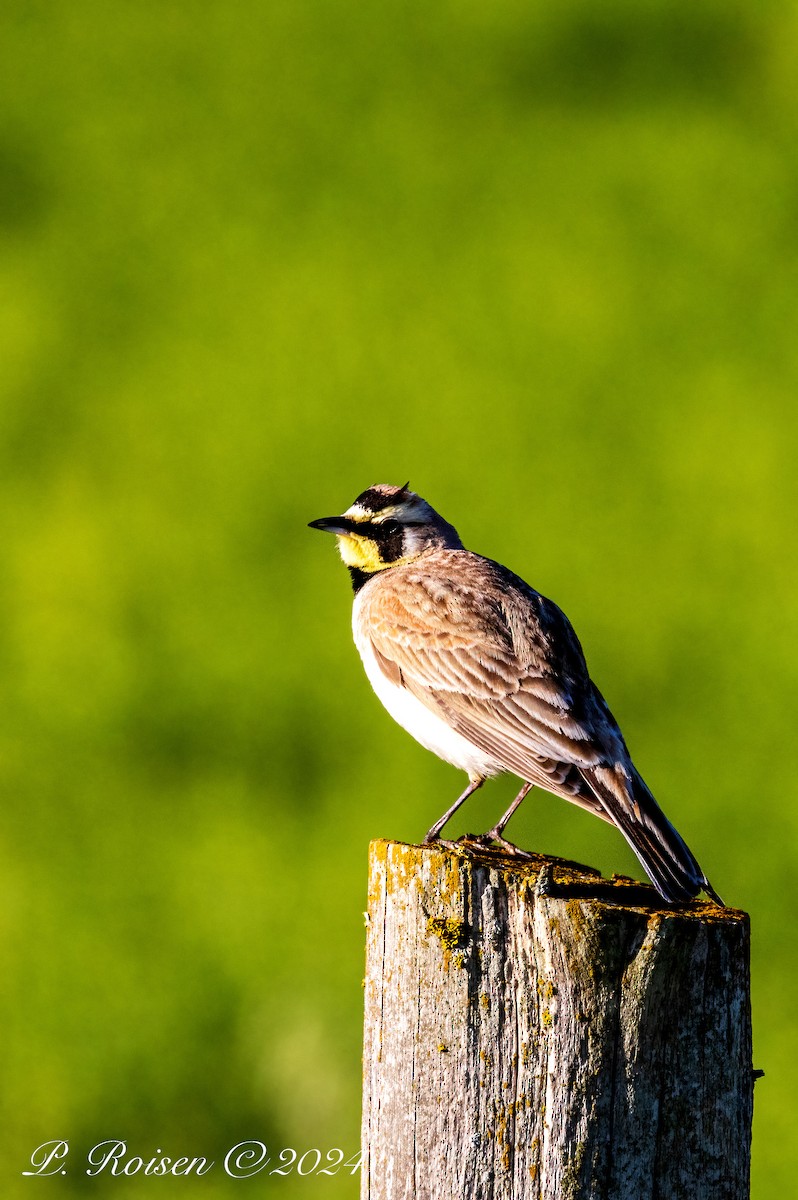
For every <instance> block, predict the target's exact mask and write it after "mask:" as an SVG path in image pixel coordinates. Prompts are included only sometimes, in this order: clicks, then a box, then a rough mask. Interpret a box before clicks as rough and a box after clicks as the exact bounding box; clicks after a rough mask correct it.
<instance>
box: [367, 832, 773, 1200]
mask: <svg viewBox="0 0 798 1200" xmlns="http://www.w3.org/2000/svg"><path fill="white" fill-rule="evenodd" d="M367 924H368V935H367V953H366V979H365V1003H366V1011H365V1040H364V1063H363V1067H364V1091H363V1151H364V1159H363V1172H362V1190H361V1197H362V1200H410V1198H416V1200H466V1198H470V1197H473V1198H475V1200H681V1198H682V1197H683V1198H684V1200H746V1198H747V1197H748V1194H749V1190H748V1179H749V1158H750V1132H751V1115H752V1105H753V1073H752V1066H751V1020H750V1004H749V967H748V958H749V924H748V918H747V916H746V914H745V913H742V912H740V911H738V910H735V909H723V908H719V907H718V906H717V905H715V904H713V903H710V902H706V903H703V902H698V901H694V902H693V903H692V904H691V905H689V906H687V907H682V908H672V907H663V905H662V902H661V901H660V900H659V898H658V897H657V895H656V893H655V892H654V890H653V889H652V888H650V887H648V886H646V885H642V884H633V883H632V882H631V881H628V880H613V881H607V880H604V879H601V877H600V876H598V875H597V874H596V873H595V872H593V871H591V870H590V869H589V868H587V867H579V866H578V865H576V864H572V863H564V862H562V861H559V860H551V859H544V858H536V859H534V860H533V861H531V862H529V863H526V862H525V863H519V862H518V861H517V860H513V859H508V858H506V857H504V856H502V855H501V854H499V853H493V852H491V851H478V852H477V851H474V852H473V853H471V852H470V851H469V853H468V854H466V853H458V852H453V851H450V850H448V849H446V848H443V847H439V846H424V847H420V846H407V845H403V844H400V843H393V842H385V841H378V842H373V843H372V845H371V851H370V874H369V907H368V913H367Z"/></svg>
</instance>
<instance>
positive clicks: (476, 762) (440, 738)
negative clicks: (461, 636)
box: [352, 607, 504, 779]
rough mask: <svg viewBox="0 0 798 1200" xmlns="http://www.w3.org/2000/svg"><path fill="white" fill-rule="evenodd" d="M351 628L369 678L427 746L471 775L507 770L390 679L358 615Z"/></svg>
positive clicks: (395, 714) (388, 705)
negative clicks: (359, 626)
mask: <svg viewBox="0 0 798 1200" xmlns="http://www.w3.org/2000/svg"><path fill="white" fill-rule="evenodd" d="M356 612H357V607H356V608H355V613H356ZM352 628H353V633H354V637H355V645H356V646H357V648H358V650H359V651H360V657H361V658H362V659H363V666H364V667H365V668H366V674H367V675H368V678H369V682H370V684H371V686H372V687H373V688H374V691H375V692H376V693H377V695H378V696H379V698H380V700H381V701H382V703H383V704H384V705H385V707H386V708H387V710H388V712H389V713H390V714H391V716H392V717H393V719H394V721H396V722H397V724H399V725H401V726H402V728H403V729H406V730H407V732H408V733H409V734H412V736H413V737H414V738H415V739H416V741H417V742H420V743H421V745H422V746H424V747H425V748H426V749H427V750H431V751H432V753H433V754H437V755H438V758H442V759H443V760H444V762H448V763H451V764H452V766H454V767H459V768H460V770H461V771H467V772H468V775H469V777H470V778H471V779H477V778H478V779H485V778H486V777H487V776H489V775H498V774H499V773H500V772H501V771H503V770H504V768H503V767H502V766H501V765H500V764H499V763H498V762H497V761H496V759H495V758H491V757H490V756H489V755H486V754H485V753H484V752H483V751H482V750H480V749H479V747H478V746H475V745H474V744H473V742H469V741H468V740H467V738H464V737H463V736H462V735H461V734H459V733H457V732H456V731H455V730H454V729H452V727H451V726H450V725H448V724H447V722H446V721H444V720H443V718H442V717H439V716H437V714H436V713H434V712H433V711H432V710H431V709H429V708H427V706H426V704H422V702H421V701H420V700H418V699H416V697H415V696H414V695H413V693H412V692H410V691H408V689H407V688H405V687H401V686H397V684H395V683H391V681H390V679H388V678H386V676H385V674H384V673H383V671H382V670H381V669H380V665H379V663H378V662H377V659H376V657H375V655H374V651H373V650H372V648H371V642H370V641H369V639H368V638H366V637H363V636H362V635H359V634H358V629H357V620H356V616H355V619H354V620H353V623H352Z"/></svg>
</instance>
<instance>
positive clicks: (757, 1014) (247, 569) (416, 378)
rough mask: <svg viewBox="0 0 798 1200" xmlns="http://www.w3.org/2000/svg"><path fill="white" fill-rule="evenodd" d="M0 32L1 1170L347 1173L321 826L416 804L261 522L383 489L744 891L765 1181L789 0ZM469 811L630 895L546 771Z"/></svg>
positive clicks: (783, 570)
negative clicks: (170, 1159) (489, 595)
mask: <svg viewBox="0 0 798 1200" xmlns="http://www.w3.org/2000/svg"><path fill="white" fill-rule="evenodd" d="M0 41H1V43H2V51H1V52H2V56H3V67H2V71H0V95H1V96H2V105H1V115H0V311H1V312H2V320H1V321H0V364H1V366H0V454H1V455H2V471H0V502H1V503H2V528H3V548H2V554H0V671H1V674H0V678H1V679H2V687H1V688H0V696H1V697H2V699H1V700H0V704H2V721H0V775H1V778H2V792H3V816H2V824H1V829H2V839H1V840H0V858H1V861H0V935H1V936H2V976H3V982H2V1007H1V1009H0V1013H1V1016H2V1032H3V1052H2V1059H3V1075H4V1084H3V1089H2V1105H3V1109H2V1122H0V1130H1V1133H0V1141H1V1143H2V1145H1V1146H0V1178H2V1191H3V1195H4V1196H10V1197H16V1196H17V1195H19V1196H22V1195H23V1194H24V1195H28V1194H29V1192H30V1190H31V1189H32V1188H38V1190H40V1191H42V1192H44V1193H46V1194H47V1195H48V1196H49V1195H53V1196H55V1195H58V1196H64V1197H66V1196H71V1195H73V1194H78V1193H81V1194H86V1195H92V1196H97V1197H105V1196H109V1197H110V1196H111V1195H120V1194H122V1195H125V1196H130V1197H133V1196H135V1197H138V1196H142V1197H143V1196H145V1195H146V1196H149V1195H150V1194H151V1192H152V1190H153V1189H154V1188H157V1187H159V1186H160V1187H162V1188H163V1187H164V1186H167V1188H168V1190H169V1191H170V1194H171V1191H172V1190H173V1189H174V1190H175V1191H177V1190H178V1188H179V1190H180V1193H181V1195H183V1196H193V1195H195V1194H196V1195H199V1194H200V1193H201V1194H202V1195H203V1196H208V1197H210V1196H213V1197H216V1196H220V1197H222V1196H225V1197H226V1196H228V1195H233V1194H235V1195H240V1194H242V1192H243V1191H248V1193H251V1194H255V1190H258V1191H259V1192H260V1191H261V1190H262V1188H263V1187H264V1186H269V1184H268V1183H267V1181H266V1179H265V1178H264V1177H263V1176H259V1177H258V1179H259V1180H260V1183H259V1184H255V1183H250V1184H244V1183H241V1182H233V1181H227V1180H226V1179H225V1178H224V1176H223V1175H221V1173H220V1172H219V1170H218V1168H217V1169H216V1170H215V1171H214V1172H213V1173H211V1174H210V1175H208V1176H207V1177H205V1178H204V1179H202V1180H199V1181H196V1182H194V1181H192V1180H190V1179H187V1180H182V1181H180V1183H179V1184H178V1183H173V1184H171V1185H163V1184H156V1183H154V1182H152V1181H151V1180H149V1179H143V1178H141V1177H136V1178H134V1179H133V1180H130V1181H119V1180H108V1179H105V1178H99V1179H94V1180H91V1181H87V1180H86V1178H85V1176H83V1175H82V1173H81V1172H82V1163H81V1162H79V1161H77V1160H78V1159H79V1158H80V1156H81V1155H82V1154H84V1153H85V1151H86V1150H87V1149H88V1148H89V1147H91V1146H93V1145H94V1144H95V1143H96V1142H98V1141H100V1140H102V1139H104V1138H110V1137H123V1138H126V1139H127V1140H128V1143H129V1147H130V1152H131V1153H135V1154H141V1155H143V1156H144V1157H145V1158H147V1157H149V1156H151V1155H152V1154H154V1153H155V1151H156V1149H157V1148H159V1147H160V1148H161V1149H163V1151H164V1153H166V1154H167V1155H173V1156H177V1155H183V1154H185V1155H189V1156H192V1155H205V1156H208V1157H212V1158H216V1159H217V1160H218V1159H219V1157H220V1156H221V1155H222V1154H223V1153H224V1151H225V1150H226V1149H227V1148H228V1147H229V1146H230V1145H232V1144H234V1143H235V1142H238V1141H241V1140H243V1139H245V1138H263V1139H265V1140H267V1141H268V1142H269V1144H270V1146H271V1147H274V1148H279V1147H281V1146H292V1147H295V1148H297V1149H298V1150H300V1151H301V1150H303V1149H306V1148H308V1147H313V1146H317V1147H320V1148H322V1149H323V1150H326V1149H328V1148H332V1147H336V1146H340V1147H341V1148H343V1149H344V1150H345V1151H346V1152H347V1153H352V1152H354V1151H355V1150H356V1148H357V1145H358V1139H359V1129H358V1123H359V1102H360V1094H359V1091H360V1036H361V1029H360V1022H361V1004H362V993H361V986H360V984H361V976H362V967H363V941H364V937H363V918H362V909H363V907H364V905H365V882H366V853H367V845H368V841H369V839H370V838H372V837H377V836H388V837H393V838H399V839H406V840H417V839H418V838H419V837H420V835H421V834H422V833H423V831H424V830H426V828H427V827H428V825H429V824H430V823H431V821H432V819H433V818H434V817H437V816H438V815H439V813H440V812H441V811H443V808H444V807H445V806H447V805H448V804H449V803H450V802H451V801H452V800H453V799H454V796H455V795H456V794H457V792H458V790H459V789H460V788H461V786H462V783H463V780H462V779H461V777H460V776H459V775H457V774H456V773H455V772H454V771H453V770H452V769H451V768H450V767H447V766H445V765H444V764H442V763H439V762H438V761H437V760H435V759H434V758H433V757H432V756H431V755H429V754H427V753H426V752H425V751H423V750H422V749H421V748H420V747H418V746H416V745H415V743H413V742H412V741H411V739H410V738H408V737H407V735H406V734H405V733H403V732H402V731H401V730H400V729H399V728H398V727H395V726H394V725H393V724H392V722H391V721H390V719H389V718H388V717H387V716H386V715H385V714H384V713H383V712H382V710H381V709H380V706H379V704H378V702H377V701H376V699H375V698H374V697H373V696H372V694H371V692H370V689H369V687H368V684H367V683H366V680H365V677H364V675H363V673H362V669H361V666H360V663H359V661H358V659H357V656H356V653H355V651H354V648H353V647H352V645H351V641H350V635H349V624H348V623H349V607H350V597H349V586H348V580H347V577H346V572H345V571H344V569H343V567H342V566H341V564H340V563H339V562H337V561H336V557H335V555H334V547H333V545H332V544H331V542H329V541H327V540H324V539H322V538H321V537H319V535H318V534H316V533H313V532H310V531H309V530H307V529H306V527H305V525H306V522H307V521H308V520H310V519H311V518H314V517H318V516H322V515H327V514H329V513H335V512H337V511H340V510H341V509H342V508H343V507H344V506H346V505H347V504H349V503H350V502H351V501H352V499H353V498H354V497H355V495H356V494H357V493H358V492H360V491H361V490H362V489H363V488H365V487H367V486H368V485H369V484H372V483H375V482H380V481H385V482H392V483H403V482H404V480H405V479H407V478H408V477H409V478H410V480H411V484H412V485H413V487H414V488H415V489H416V490H418V491H419V492H421V493H422V494H423V495H425V496H426V497H427V498H428V499H429V500H430V501H431V502H432V503H433V504H434V505H435V506H436V507H438V508H440V509H441V511H442V512H443V513H444V514H445V515H446V516H447V517H448V518H449V519H450V520H452V521H453V522H454V523H455V525H456V526H457V527H458V529H459V531H460V533H461V535H462V536H463V539H464V541H465V542H466V544H467V545H468V546H469V547H471V548H473V549H475V550H480V551H482V552H483V553H487V554H489V555H491V556H492V557H496V558H499V559H501V560H502V561H504V562H506V563H507V564H508V565H510V566H511V567H513V568H514V569H515V570H517V571H518V572H519V573H520V574H522V575H524V576H525V577H526V578H527V579H528V580H529V581H530V582H531V583H533V584H534V585H535V586H537V587H538V588H539V589H540V590H541V591H543V592H545V593H546V594H547V595H549V596H551V597H552V598H554V599H555V600H557V601H558V603H559V604H560V605H561V606H562V607H563V608H564V609H565V610H566V612H567V613H568V614H569V615H570V617H571V619H572V621H573V622H574V624H575V626H576V628H577V630H578V632H579V634H580V637H581V639H582V641H583V644H584V646H585V649H586V653H587V656H588V661H589V663H590V665H591V668H592V671H593V674H594V676H595V678H596V679H597V681H598V683H599V685H600V687H601V688H602V690H603V691H604V692H605V694H606V695H607V698H608V699H609V701H610V703H611V705H612V707H613V709H614V710H615V712H616V715H617V716H618V718H619V720H620V722H621V724H622V726H623V728H624V730H625V733H626V736H627V740H628V741H629V743H630V746H631V748H632V751H633V753H634V755H635V758H636V760H637V762H638V765H639V767H640V769H641V771H642V772H643V774H644V775H645V777H646V778H647V780H648V782H649V783H650V784H651V786H652V788H653V790H654V792H655V794H656V795H657V796H658V797H659V798H660V800H661V802H662V804H663V806H664V807H665V809H666V811H667V812H668V814H669V816H670V817H671V818H672V819H673V821H674V823H675V824H676V825H677V826H678V827H679V829H680V830H681V831H682V832H683V834H684V835H685V837H686V838H687V839H688V841H689V842H690V844H691V845H692V846H693V848H694V849H695V851H696V853H697V855H698V856H699V858H700V860H701V863H702V865H703V866H704V867H705V869H706V871H707V873H708V875H709V876H710V878H711V879H712V880H713V882H714V883H715V885H716V887H717V888H718V889H719V890H720V892H721V893H722V894H723V895H724V897H726V898H727V900H729V901H731V902H732V903H734V904H736V905H738V906H740V907H744V908H746V909H748V910H749V911H750V912H751V914H752V921H753V968H754V1019H755V1063H756V1065H757V1066H758V1067H761V1068H763V1069H764V1070H765V1071H766V1072H767V1075H766V1078H765V1079H764V1080H763V1081H762V1082H761V1083H759V1084H758V1085H757V1100H756V1105H757V1107H756V1124H755V1140H754V1181H755V1184H754V1196H755V1197H756V1198H757V1200H765V1198H767V1197H770V1196H776V1195H788V1194H790V1192H791V1189H792V1187H793V1185H794V1172H795V1162H794V1161H791V1155H792V1153H793V1152H792V1151H790V1150H789V1149H788V1147H789V1146H790V1145H792V1146H794V1145H795V1140H794V1122H795V1117H796V1105H795V1101H794V1096H795V1062H796V1050H798V1045H797V1043H798V1018H796V1015H795V1012H796V1006H795V979H796V971H795V968H796V961H795V960H796V946H795V939H794V937H793V935H792V933H791V932H790V931H791V930H792V927H793V919H792V918H793V911H792V909H793V904H794V901H793V894H794V886H795V873H796V872H795V863H796V843H797V841H798V812H797V811H796V804H795V783H794V769H793V768H792V767H791V766H790V765H789V757H790V751H791V749H792V747H793V746H794V744H795V735H794V705H795V696H796V673H797V672H796V668H797V667H798V638H797V637H796V627H795V619H794V609H795V604H794V598H795V591H796V566H795V540H794V538H795V511H796V494H795V434H796V423H798V416H797V415H796V384H798V338H796V324H795V295H796V258H797V254H796V252H797V251H798V155H797V154H796V133H797V132H798V130H797V129H796V126H798V94H797V93H796V89H795V62H796V57H795V54H796V49H798V16H796V11H795V8H794V6H792V5H789V4H780V3H770V2H768V0H764V2H759V3H754V0H749V2H747V3H735V2H734V0H732V2H729V0H724V2H723V3H721V2H720V0H718V2H717V3H713V2H709V3H701V4H695V3H694V0H566V2H565V3H562V4H559V5H556V6H550V5H543V4H536V3H533V4H524V3H520V2H519V0H494V2H493V3H491V4H488V5H486V4H483V3H476V2H475V0H462V2H461V3H447V2H446V0H443V2H442V3H439V4H437V5H434V6H430V5H428V4H422V3H417V2H415V0H405V2H404V3H393V2H392V0H387V2H386V3H383V4H380V5H375V6H364V5H360V4H355V3H352V2H350V3H345V2H344V0H315V2H314V3H308V2H307V0H291V2H287V0H271V2H267V3H265V4H257V3H254V2H251V0H250V2H248V3H235V2H233V3H231V2H229V0H228V2H226V3H225V2H223V0H206V2H204V3H187V2H184V3H168V4H166V5H160V4H159V5H155V4H142V3H132V2H131V0H115V2H114V3H113V4H111V3H103V2H102V0H85V2H84V3H79V4H76V5H69V4H65V3H61V4H55V5H46V4H41V3H35V2H33V0H31V2H24V0H11V2H10V3H8V4H6V5H4V6H3V10H2V16H0ZM513 783H514V781H512V780H505V781H501V782H496V783H494V784H493V785H492V786H491V787H489V788H486V789H484V791H483V792H482V793H481V794H480V795H479V796H478V797H475V798H474V800H473V801H472V802H471V804H470V807H469V809H468V812H467V813H466V814H464V818H463V822H462V824H461V825H460V830H459V831H462V829H464V828H466V827H470V828H473V827H475V826H478V825H479V824H482V823H484V824H487V822H489V821H493V820H494V819H495V817H496V816H497V815H498V813H499V812H501V811H502V809H503V805H504V804H505V803H506V801H507V800H508V798H509V796H510V795H511V794H512V788H513ZM455 832H458V830H455ZM511 832H512V833H513V835H514V836H515V838H516V840H518V841H520V842H521V843H522V844H525V845H528V846H532V847H535V848H537V849H540V850H544V851H549V852H552V853H557V854H560V855H566V856H570V857H575V858H578V859H582V860H584V861H588V862H590V863H593V864H594V865H596V866H598V867H600V868H602V869H603V870H604V871H606V872H611V871H613V870H617V871H625V872H629V873H635V874H637V873H639V872H638V867H637V864H636V862H635V860H634V859H633V857H632V856H631V854H630V852H629V851H628V850H627V848H626V845H625V843H624V842H623V841H622V839H621V838H620V836H619V835H618V834H616V833H615V832H614V831H613V830H612V829H609V828H606V827H604V826H602V825H601V823H600V822H598V821H596V820H595V819H593V818H591V817H589V816H588V815H586V814H583V813H581V812H580V811H579V810H577V809H575V808H573V807H572V806H569V805H565V804H563V803H562V802H560V801H558V800H555V799H554V798H552V797H548V796H546V795H544V794H543V793H536V794H535V796H534V797H533V798H531V799H530V800H529V801H527V803H526V805H525V806H524V809H523V810H522V812H521V813H520V814H519V816H518V817H517V818H516V820H515V822H514V825H513V827H512V830H511ZM50 1138H69V1139H70V1142H71V1145H72V1147H73V1154H74V1160H73V1162H72V1163H71V1164H70V1165H71V1166H72V1167H73V1168H74V1169H73V1170H72V1171H71V1173H70V1175H69V1176H68V1177H67V1178H64V1179H54V1180H50V1181H49V1182H48V1183H47V1184H42V1183H41V1182H40V1181H39V1183H38V1184H33V1183H32V1181H30V1180H24V1179H23V1178H22V1176H21V1174H20V1173H21V1171H22V1170H23V1169H25V1168H26V1167H27V1166H28V1162H27V1159H28V1156H29V1155H30V1153H31V1151H32V1150H33V1149H34V1147H35V1146H37V1145H38V1144H39V1143H40V1142H43V1141H45V1140H47V1139H50ZM278 1183H279V1187H277V1184H278ZM271 1185H273V1186H274V1187H275V1188H276V1189H277V1191H278V1192H279V1194H281V1195H282V1196H283V1197H285V1198H286V1200H293V1198H294V1197H300V1196H302V1197H308V1196H315V1195H325V1196H329V1197H345V1196H354V1195H355V1191H356V1187H355V1183H354V1181H353V1180H351V1179H345V1178H340V1177H339V1178H336V1179H328V1180H320V1179H314V1180H291V1179H286V1180H275V1179H272V1180H271ZM120 1189H121V1191H120Z"/></svg>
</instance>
